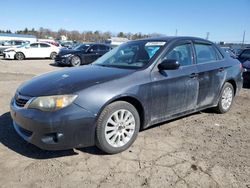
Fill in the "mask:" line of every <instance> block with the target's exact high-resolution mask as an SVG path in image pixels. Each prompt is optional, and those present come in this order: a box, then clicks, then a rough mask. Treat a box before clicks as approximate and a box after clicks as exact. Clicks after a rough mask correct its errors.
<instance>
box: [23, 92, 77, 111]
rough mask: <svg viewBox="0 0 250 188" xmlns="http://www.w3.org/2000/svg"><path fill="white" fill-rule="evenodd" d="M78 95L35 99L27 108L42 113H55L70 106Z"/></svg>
mask: <svg viewBox="0 0 250 188" xmlns="http://www.w3.org/2000/svg"><path fill="white" fill-rule="evenodd" d="M76 97H77V95H54V96H45V97H37V98H33V99H32V100H31V101H30V102H29V103H27V106H26V108H35V109H39V110H42V111H47V112H53V111H56V110H59V109H62V108H64V107H66V106H69V105H70V104H71V103H72V102H73V101H74V100H75V99H76Z"/></svg>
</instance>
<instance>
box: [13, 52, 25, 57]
mask: <svg viewBox="0 0 250 188" xmlns="http://www.w3.org/2000/svg"><path fill="white" fill-rule="evenodd" d="M17 53H21V54H23V59H25V58H26V56H25V54H24V53H23V52H22V51H17V52H16V53H15V55H14V57H15V59H16V54H17Z"/></svg>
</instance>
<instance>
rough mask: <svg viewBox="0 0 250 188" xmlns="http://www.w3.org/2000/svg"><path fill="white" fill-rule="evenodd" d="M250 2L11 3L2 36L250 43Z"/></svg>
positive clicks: (113, 0)
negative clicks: (50, 33) (109, 35)
mask: <svg viewBox="0 0 250 188" xmlns="http://www.w3.org/2000/svg"><path fill="white" fill-rule="evenodd" d="M249 12H250V0H151V1H149V0H123V1H121V0H99V1H98V0H88V1H87V0H72V1H69V0H41V1H36V0H32V1H31V0H10V1H2V2H1V13H0V18H1V19H0V20H1V24H0V30H6V29H10V30H12V31H16V30H20V29H24V28H25V27H28V28H29V29H31V28H35V29H39V28H40V27H44V28H49V29H52V30H58V29H60V28H64V29H67V30H78V31H80V32H82V31H88V30H92V31H95V30H99V31H103V32H105V31H111V32H114V33H118V32H120V31H123V32H132V33H136V32H141V33H144V34H147V33H154V32H156V33H161V34H165V35H175V33H176V30H177V33H178V35H185V36H197V37H202V38H205V37H206V35H207V32H209V39H210V40H212V41H231V42H240V41H242V38H243V32H244V31H246V36H245V40H246V41H247V42H248V43H250V20H249V17H250V16H249Z"/></svg>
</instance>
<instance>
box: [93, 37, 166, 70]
mask: <svg viewBox="0 0 250 188" xmlns="http://www.w3.org/2000/svg"><path fill="white" fill-rule="evenodd" d="M165 44H166V42H165V41H143V40H142V41H135V42H128V43H125V44H122V45H121V46H119V47H117V48H114V49H113V50H111V51H110V52H108V53H106V54H105V55H104V56H102V57H100V58H99V59H97V60H96V61H95V62H94V63H93V64H94V65H100V66H108V67H118V68H129V69H138V68H142V67H145V66H146V65H148V63H149V61H150V60H151V59H152V58H153V57H154V56H155V54H156V53H157V52H159V51H160V50H162V48H163V46H164V45H165Z"/></svg>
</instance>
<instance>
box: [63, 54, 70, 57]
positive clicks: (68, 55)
mask: <svg viewBox="0 0 250 188" xmlns="http://www.w3.org/2000/svg"><path fill="white" fill-rule="evenodd" d="M70 56H72V54H66V55H63V56H62V57H70Z"/></svg>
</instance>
